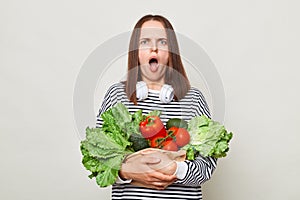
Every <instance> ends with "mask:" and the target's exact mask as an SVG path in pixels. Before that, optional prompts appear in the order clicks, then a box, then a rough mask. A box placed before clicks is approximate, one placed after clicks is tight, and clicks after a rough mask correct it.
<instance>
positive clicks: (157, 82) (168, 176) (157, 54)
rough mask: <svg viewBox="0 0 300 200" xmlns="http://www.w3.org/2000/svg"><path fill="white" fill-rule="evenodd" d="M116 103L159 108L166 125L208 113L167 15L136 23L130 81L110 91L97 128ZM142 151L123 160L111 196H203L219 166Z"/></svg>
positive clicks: (213, 162)
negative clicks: (138, 155)
mask: <svg viewBox="0 0 300 200" xmlns="http://www.w3.org/2000/svg"><path fill="white" fill-rule="evenodd" d="M117 102H122V103H123V104H124V105H126V106H127V108H128V110H129V112H135V111H136V110H138V109H142V110H143V114H148V113H149V112H150V111H152V110H160V111H161V112H162V113H161V115H160V118H161V120H162V121H163V122H164V123H166V122H167V120H168V119H170V118H174V117H177V118H182V119H184V120H187V121H188V120H190V119H191V118H192V117H194V116H196V115H206V116H210V114H209V109H208V106H207V103H206V102H205V99H204V97H203V95H202V93H201V92H200V91H199V90H198V89H196V88H194V87H191V86H190V83H189V81H188V78H187V76H186V73H185V70H184V67H183V64H182V61H181V57H180V54H179V48H178V43H177V39H176V35H175V33H174V29H173V27H172V25H171V24H170V22H169V21H168V20H167V19H166V18H164V17H162V16H158V15H147V16H144V17H142V18H141V19H140V20H139V21H138V22H137V24H136V25H135V27H134V30H133V33H132V35H131V40H130V46H129V54H128V76H127V80H126V81H125V82H123V83H117V84H114V85H112V86H111V87H110V88H109V90H108V91H107V93H106V95H105V97H104V102H103V104H102V106H101V109H100V112H99V115H98V118H97V125H98V126H101V125H102V120H101V118H100V116H101V113H103V112H105V111H106V110H107V109H109V108H110V107H111V106H113V105H115V104H116V103H117ZM141 155H143V156H142V157H138V158H135V157H132V158H129V159H126V160H125V161H124V163H123V164H122V167H121V170H120V171H119V177H118V180H117V181H116V183H115V184H114V185H113V187H112V199H139V200H141V199H187V200H189V199H202V192H201V184H202V183H204V182H205V181H206V180H208V179H209V178H210V177H211V175H212V172H213V171H214V169H215V167H216V159H214V158H211V157H208V158H204V157H201V156H198V157H197V158H196V159H195V160H194V161H187V160H185V161H180V162H174V161H173V160H172V159H170V158H168V157H167V156H165V155H164V154H162V153H159V152H150V153H149V152H148V153H143V152H141ZM155 166H163V167H161V168H157V167H155ZM139 185H143V187H142V186H139Z"/></svg>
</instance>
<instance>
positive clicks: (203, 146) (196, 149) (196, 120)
mask: <svg viewBox="0 0 300 200" xmlns="http://www.w3.org/2000/svg"><path fill="white" fill-rule="evenodd" d="M188 131H189V133H190V137H191V138H190V142H189V144H188V145H186V146H184V147H183V149H185V150H187V159H189V160H193V159H195V156H197V155H199V154H200V155H201V156H204V157H207V156H213V157H216V158H220V157H225V156H226V152H227V151H228V150H229V145H228V144H229V141H230V140H231V138H232V133H231V132H230V133H228V132H227V131H226V129H225V128H224V126H223V125H221V124H220V123H219V122H216V121H213V120H211V119H209V118H208V117H206V116H204V115H202V116H196V117H193V118H192V119H191V120H190V122H189V124H188Z"/></svg>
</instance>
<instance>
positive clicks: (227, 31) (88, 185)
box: [0, 0, 300, 200]
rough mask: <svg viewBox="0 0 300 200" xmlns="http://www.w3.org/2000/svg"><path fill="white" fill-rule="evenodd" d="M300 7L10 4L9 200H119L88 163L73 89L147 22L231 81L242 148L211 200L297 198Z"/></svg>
mask: <svg viewBox="0 0 300 200" xmlns="http://www.w3.org/2000/svg"><path fill="white" fill-rule="evenodd" d="M298 8H299V3H298V1H291V0H290V1H283V0H282V1H276V0H273V1H271V0H260V1H258V0H251V1H250V0H248V1H246V0H227V1H221V0H219V1H184V2H182V3H176V2H175V1H169V0H165V1H151V2H146V1H145V2H142V1H140V0H131V1H107V2H101V1H84V2H83V1H71V0H60V1H57V0H54V1H37V0H28V1H21V0H12V1H5V2H4V1H1V3H0V24H1V33H0V35H1V37H0V55H1V57H0V58H1V59H0V67H1V68H0V74H1V79H0V87H1V88H0V89H1V105H0V106H1V108H0V109H1V112H0V113H1V114H0V117H1V118H0V125H1V126H0V158H1V161H0V162H1V164H0V166H1V167H0V169H1V170H0V177H1V178H0V199H14V200H17V199H18V200H19V199H24V200H35V199H43V200H47V199H56V200H59V199H61V200H63V199H64V200H65V199H72V200H77V199H78V200H79V199H89V200H92V199H95V200H96V199H97V200H99V199H103V200H106V199H107V200H108V199H110V188H105V189H100V188H98V187H97V185H96V184H95V181H94V180H90V179H89V178H88V177H87V175H88V174H89V173H88V172H87V171H86V170H85V169H84V168H83V166H82V165H81V163H80V162H81V154H80V151H79V143H80V137H79V136H78V133H77V131H76V126H75V123H74V116H73V106H72V101H73V100H72V98H73V90H74V85H75V82H76V77H77V75H78V73H79V71H80V69H81V66H82V64H83V63H84V61H85V60H86V58H87V57H88V55H89V54H90V53H91V52H92V51H93V50H94V49H95V48H96V47H97V46H99V45H100V44H102V43H103V42H104V41H106V40H108V39H109V38H111V37H113V36H114V35H117V34H120V33H122V32H124V31H129V30H131V29H132V27H133V25H134V24H135V22H136V20H137V19H139V18H140V17H141V16H143V15H145V14H148V13H155V14H162V15H164V16H166V17H167V18H168V19H169V20H170V21H171V22H172V24H173V25H174V28H175V30H176V31H178V32H180V33H182V34H184V35H186V36H188V37H190V38H192V39H193V40H194V41H195V42H196V43H198V44H199V45H200V46H201V47H202V48H203V49H205V51H206V53H207V54H208V55H209V56H210V58H211V59H212V60H213V62H214V64H215V65H216V68H217V70H218V72H219V74H220V76H221V78H222V81H223V85H224V89H225V94H226V113H225V120H224V123H225V125H226V127H227V129H229V130H231V131H233V132H234V139H233V140H232V142H231V150H230V153H229V155H228V157H226V158H224V159H220V162H219V166H218V168H217V170H216V172H215V174H214V176H213V178H212V179H211V180H210V181H209V182H207V183H206V184H204V187H203V193H204V198H205V199H206V200H218V199H220V200H221V199H222V200H240V199H243V200H253V199H256V200H266V199H268V200H271V199H276V200H277V199H278V200H279V199H289V200H296V199H299V197H300V192H299V190H298V185H299V184H298V178H299V177H300V173H299V169H298V168H299V167H298V165H299V164H300V156H299V150H300V148H299V146H298V143H299V142H298V141H299V139H300V136H299V130H300V128H299V122H300V120H299V116H298V115H299V114H298V113H299V111H300V106H299V101H300V95H299V84H300V79H299V73H300V70H299V64H300V63H299V55H298V54H299V46H300V44H299V38H298V37H299V34H300V29H299V20H298V19H299V17H300V15H299V14H298V13H297V11H298ZM115 63H116V64H118V63H119V64H122V63H123V65H124V67H125V64H126V63H124V62H122V59H119V60H118V61H116V62H115ZM97 95H99V98H100V96H101V92H100V93H99V90H97V92H96V97H95V99H98V97H97ZM208 99H209V98H208ZM99 102H100V99H98V102H96V103H95V110H96V109H98V108H97V107H98V104H99Z"/></svg>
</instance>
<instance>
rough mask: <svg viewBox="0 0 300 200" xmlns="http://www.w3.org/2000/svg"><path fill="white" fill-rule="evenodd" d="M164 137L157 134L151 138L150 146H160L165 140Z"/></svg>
mask: <svg viewBox="0 0 300 200" xmlns="http://www.w3.org/2000/svg"><path fill="white" fill-rule="evenodd" d="M164 139H165V138H164V137H162V136H155V137H154V138H152V139H151V140H150V147H152V148H160V147H161V145H162V143H163V142H164Z"/></svg>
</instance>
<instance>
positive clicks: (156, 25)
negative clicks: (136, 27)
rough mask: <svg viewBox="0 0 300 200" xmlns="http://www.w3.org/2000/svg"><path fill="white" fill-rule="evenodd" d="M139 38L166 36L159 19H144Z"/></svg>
mask: <svg viewBox="0 0 300 200" xmlns="http://www.w3.org/2000/svg"><path fill="white" fill-rule="evenodd" d="M140 37H141V38H152V37H155V38H156V37H158V38H166V37H167V34H166V30H165V28H164V26H163V25H162V23H161V22H159V21H154V20H151V21H146V22H144V23H143V25H142V27H141V36H140Z"/></svg>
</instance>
